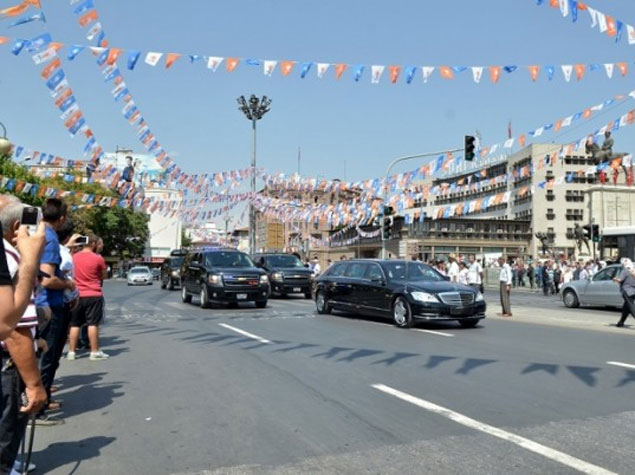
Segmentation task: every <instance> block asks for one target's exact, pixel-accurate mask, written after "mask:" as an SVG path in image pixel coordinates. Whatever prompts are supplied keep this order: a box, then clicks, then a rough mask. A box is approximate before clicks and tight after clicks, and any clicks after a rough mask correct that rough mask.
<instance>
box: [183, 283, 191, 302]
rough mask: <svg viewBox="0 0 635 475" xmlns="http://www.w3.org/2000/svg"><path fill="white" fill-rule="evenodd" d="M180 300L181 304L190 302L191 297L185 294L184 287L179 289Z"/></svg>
mask: <svg viewBox="0 0 635 475" xmlns="http://www.w3.org/2000/svg"><path fill="white" fill-rule="evenodd" d="M181 300H182V301H183V303H190V302H191V301H192V296H191V295H190V294H188V293H187V290H186V288H185V286H183V288H182V289H181Z"/></svg>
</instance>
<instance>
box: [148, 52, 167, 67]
mask: <svg viewBox="0 0 635 475" xmlns="http://www.w3.org/2000/svg"><path fill="white" fill-rule="evenodd" d="M161 56H163V53H153V52H150V53H148V54H146V59H145V62H146V64H149V65H150V66H156V65H157V63H158V62H159V60H160V59H161Z"/></svg>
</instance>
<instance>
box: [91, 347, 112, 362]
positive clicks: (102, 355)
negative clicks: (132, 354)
mask: <svg viewBox="0 0 635 475" xmlns="http://www.w3.org/2000/svg"><path fill="white" fill-rule="evenodd" d="M108 358H110V355H108V354H106V353H104V352H103V351H101V350H99V351H98V352H97V353H92V352H91V353H90V360H91V361H100V360H107V359H108Z"/></svg>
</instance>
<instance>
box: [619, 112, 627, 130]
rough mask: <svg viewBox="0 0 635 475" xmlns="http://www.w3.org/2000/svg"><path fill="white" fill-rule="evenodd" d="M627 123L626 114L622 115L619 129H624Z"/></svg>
mask: <svg viewBox="0 0 635 475" xmlns="http://www.w3.org/2000/svg"><path fill="white" fill-rule="evenodd" d="M627 122H628V114H623V115H622V117H620V127H624V126H625V125H626V124H627Z"/></svg>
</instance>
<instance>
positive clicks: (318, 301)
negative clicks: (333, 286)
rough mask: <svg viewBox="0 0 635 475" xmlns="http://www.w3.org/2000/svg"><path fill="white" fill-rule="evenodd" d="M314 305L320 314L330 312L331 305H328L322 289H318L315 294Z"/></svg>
mask: <svg viewBox="0 0 635 475" xmlns="http://www.w3.org/2000/svg"><path fill="white" fill-rule="evenodd" d="M315 307H316V308H317V312H318V313H319V314H320V315H325V314H327V313H331V306H330V305H329V302H328V300H327V299H326V295H325V294H324V292H323V291H321V290H320V291H319V292H318V293H317V295H316V296H315Z"/></svg>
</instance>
